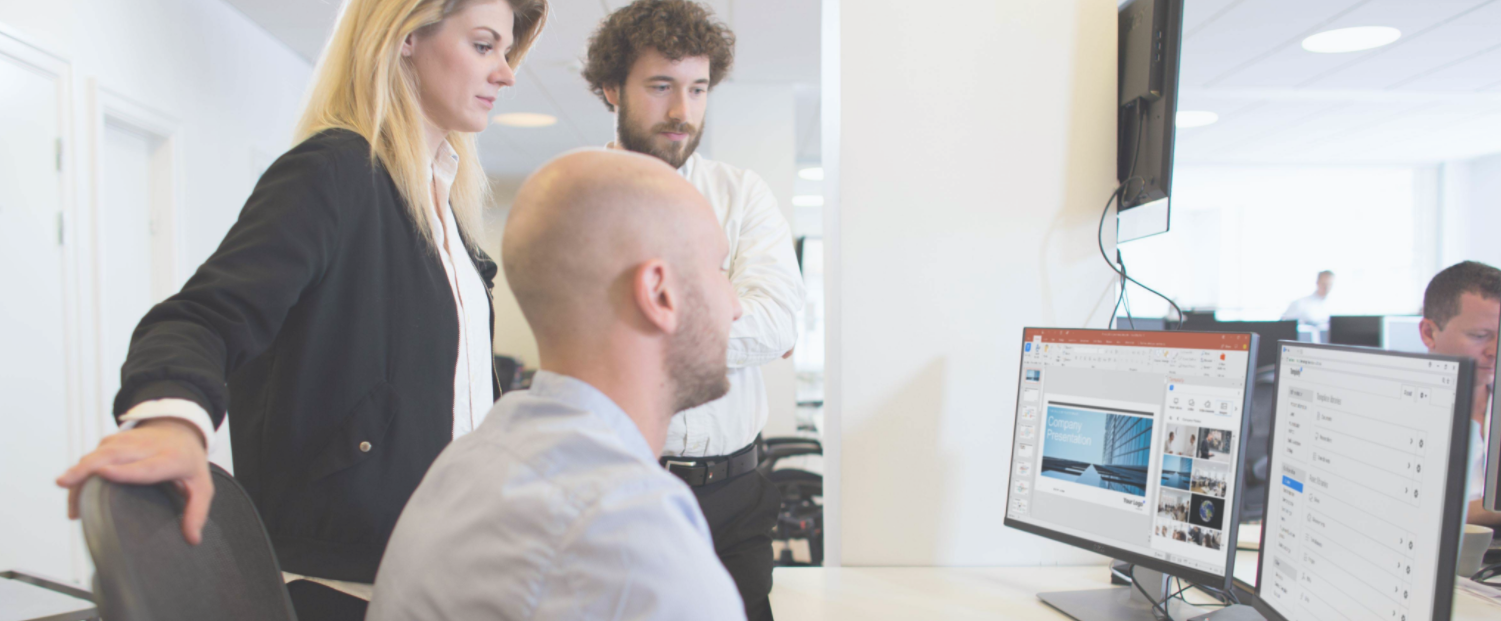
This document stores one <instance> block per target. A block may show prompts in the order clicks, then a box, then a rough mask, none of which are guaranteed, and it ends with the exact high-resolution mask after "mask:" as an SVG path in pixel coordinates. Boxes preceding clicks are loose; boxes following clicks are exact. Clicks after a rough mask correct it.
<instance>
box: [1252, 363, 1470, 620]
mask: <svg viewBox="0 0 1501 621" xmlns="http://www.w3.org/2000/svg"><path fill="white" fill-rule="evenodd" d="M1279 350H1280V351H1279V353H1280V360H1279V362H1278V365H1277V414H1276V417H1275V419H1274V421H1275V424H1274V426H1273V430H1272V461H1271V467H1272V473H1273V475H1274V477H1273V478H1274V481H1275V483H1274V485H1273V486H1272V490H1271V493H1270V494H1268V496H1267V508H1266V520H1265V521H1264V522H1262V534H1261V558H1260V563H1259V567H1258V569H1257V572H1258V575H1257V581H1256V587H1257V591H1258V596H1257V598H1256V602H1255V606H1256V608H1257V609H1258V610H1259V611H1260V612H1261V613H1262V614H1263V615H1264V616H1266V618H1267V619H1268V620H1269V621H1314V620H1317V621H1324V620H1327V619H1393V620H1402V619H1405V620H1406V621H1447V620H1448V619H1449V618H1450V615H1449V613H1450V610H1451V606H1452V605H1453V600H1454V597H1453V593H1454V565H1455V562H1456V561H1457V556H1458V548H1459V531H1460V528H1461V526H1462V524H1461V523H1462V522H1463V521H1464V518H1463V515H1464V513H1463V511H1464V502H1465V501H1464V499H1465V482H1466V476H1465V463H1466V459H1465V458H1466V454H1467V452H1468V447H1469V422H1468V421H1469V419H1470V387H1471V386H1472V382H1473V373H1474V366H1473V365H1474V363H1473V362H1471V361H1470V360H1468V359H1462V358H1451V357H1445V356H1429V355H1423V354H1407V353H1397V352H1387V351H1379V350H1371V349H1365V348H1360V347H1341V346H1335V345H1312V344H1308V343H1296V342H1284V343H1281V344H1280V345H1279Z"/></svg>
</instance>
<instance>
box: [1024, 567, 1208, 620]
mask: <svg viewBox="0 0 1501 621" xmlns="http://www.w3.org/2000/svg"><path fill="white" fill-rule="evenodd" d="M1127 575H1128V576H1129V575H1130V574H1129V573H1128V574H1127ZM1135 577H1136V579H1137V580H1139V581H1140V582H1141V585H1142V587H1143V588H1144V589H1145V590H1146V592H1147V593H1152V594H1153V597H1154V598H1158V599H1160V598H1163V597H1166V596H1167V595H1169V594H1171V591H1169V590H1168V577H1167V576H1166V575H1163V574H1162V573H1160V572H1157V571H1153V570H1150V569H1145V568H1141V567H1138V568H1136V570H1135ZM1037 599H1040V600H1042V603H1044V604H1047V605H1049V606H1052V607H1053V608H1056V609H1058V612H1061V613H1063V614H1066V615H1068V616H1070V617H1073V618H1074V619H1077V620H1078V621H1161V617H1160V616H1159V615H1158V614H1157V611H1156V610H1153V608H1152V602H1150V601H1147V598H1146V597H1143V596H1142V592H1141V590H1139V589H1137V588H1136V587H1135V586H1124V587H1112V588H1109V589H1090V590H1087V591H1054V592H1052V593H1038V594H1037ZM1167 610H1168V612H1169V613H1170V614H1171V615H1172V618H1174V619H1189V618H1192V617H1197V616H1200V615H1202V614H1204V613H1206V612H1209V611H1207V610H1203V609H1201V608H1198V607H1196V606H1192V605H1190V604H1188V603H1187V602H1184V601H1183V600H1181V599H1172V600H1168V603H1167Z"/></svg>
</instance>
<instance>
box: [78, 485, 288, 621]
mask: <svg viewBox="0 0 1501 621" xmlns="http://www.w3.org/2000/svg"><path fill="white" fill-rule="evenodd" d="M210 468H212V475H213V479H214V500H213V505H212V507H211V508H210V509H209V516H208V522H207V523H206V524H205V525H204V527H203V541H202V542H201V543H199V544H198V545H196V546H194V545H190V544H188V542H187V540H185V539H183V536H182V526H181V519H182V507H183V497H182V495H181V494H180V493H178V491H177V489H176V487H175V486H173V485H171V484H167V483H163V484H160V485H149V486H143V485H122V484H118V483H111V482H109V481H105V480H103V479H101V478H99V477H94V478H92V479H90V480H89V481H88V482H87V483H85V484H84V486H83V493H82V497H81V498H80V501H81V507H80V508H81V510H82V512H83V535H84V539H85V540H86V541H87V542H88V545H89V553H90V554H91V555H92V556H93V558H94V567H95V571H96V574H95V576H94V584H95V589H94V598H95V603H96V604H98V606H99V612H100V616H101V617H103V618H105V619H109V620H110V621H138V620H145V619H154V620H158V621H173V620H177V619H184V620H186V619H222V620H225V621H238V620H241V619H244V620H247V621H248V620H251V619H260V620H272V621H283V620H285V621H295V620H296V618H297V616H296V613H294V612H293V611H292V601H291V599H290V598H289V597H288V596H287V588H286V585H285V584H283V583H282V577H281V569H280V566H278V565H277V562H276V553H275V552H274V551H273V550H272V548H271V540H270V538H269V537H267V536H266V529H265V527H264V526H263V525H262V524H261V518H260V515H259V514H257V513H256V510H255V505H253V504H252V503H251V502H250V497H249V496H248V495H247V494H246V493H245V490H244V488H241V487H240V484H239V483H238V482H236V481H235V480H234V477H232V476H230V475H229V473H227V472H225V471H224V470H223V469H221V468H219V467H218V466H213V465H210Z"/></svg>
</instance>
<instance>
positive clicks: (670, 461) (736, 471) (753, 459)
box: [662, 442, 761, 487]
mask: <svg viewBox="0 0 1501 621" xmlns="http://www.w3.org/2000/svg"><path fill="white" fill-rule="evenodd" d="M757 444H758V443H756V442H752V443H750V445H749V446H746V447H745V448H743V449H740V450H738V451H735V452H734V453H731V454H729V455H723V456H720V457H663V458H662V465H663V466H664V467H666V468H667V471H668V472H671V473H673V474H675V475H677V477H678V478H679V479H682V480H683V482H684V483H687V484H688V487H702V486H704V485H708V484H710V483H718V482H720V481H727V480H729V479H733V478H735V477H738V476H740V475H742V474H745V473H747V472H750V471H752V470H755V469H756V466H757V465H759V464H760V463H761V460H760V459H759V458H760V451H757V450H756V445H757Z"/></svg>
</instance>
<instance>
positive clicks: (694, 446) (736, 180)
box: [584, 0, 805, 621]
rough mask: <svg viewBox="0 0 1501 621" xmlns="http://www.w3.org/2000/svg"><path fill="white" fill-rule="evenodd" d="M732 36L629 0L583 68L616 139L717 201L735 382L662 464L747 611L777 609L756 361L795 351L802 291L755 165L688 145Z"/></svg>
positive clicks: (682, 429) (675, 439)
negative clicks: (690, 501) (760, 467)
mask: <svg viewBox="0 0 1501 621" xmlns="http://www.w3.org/2000/svg"><path fill="white" fill-rule="evenodd" d="M734 58H735V35H734V33H732V32H730V30H729V28H728V27H726V26H725V25H724V24H723V23H722V22H720V21H718V20H717V19H715V17H714V15H713V13H712V12H710V11H709V9H707V8H706V7H704V6H703V5H701V4H699V3H696V2H691V1H689V0H637V1H636V2H633V3H631V4H630V5H627V6H625V7H622V8H621V9H619V10H617V11H615V12H614V13H611V14H610V15H609V16H608V17H606V18H605V20H604V22H603V23H601V24H600V26H599V28H598V30H596V31H595V33H594V35H593V36H592V37H591V38H590V40H589V52H588V62H587V64H586V65H585V67H584V78H585V80H587V81H588V83H589V88H590V89H591V90H592V91H593V92H594V94H595V95H597V96H598V97H599V98H600V99H601V100H602V101H603V102H604V104H605V107H606V108H607V109H609V110H610V111H611V112H614V113H615V141H614V142H613V143H611V144H610V147H611V148H616V149H625V150H629V151H635V152H638V153H644V154H648V155H652V156H655V157H657V158H660V159H661V160H663V161H665V162H667V163H668V164H669V165H671V166H672V167H673V168H676V169H678V173H679V174H681V175H683V177H685V178H686V179H688V181H689V182H690V183H692V184H693V186H694V187H695V188H697V189H698V191H699V192H701V193H702V194H703V195H704V196H705V197H706V198H707V199H708V200H709V203H710V204H711V205H712V206H713V207H714V211H715V215H717V216H718V217H719V222H720V224H721V225H722V227H723V229H724V233H725V236H726V238H727V239H728V241H729V245H730V253H729V258H728V260H727V261H726V262H725V265H724V268H725V271H726V273H727V274H728V276H729V279H730V282H731V284H732V285H733V286H734V289H735V292H736V294H737V295H738V296H739V298H740V305H741V307H742V309H743V310H744V314H743V316H742V317H741V318H740V319H739V320H737V321H736V322H735V323H734V324H733V326H732V328H731V330H730V342H729V353H728V367H729V380H730V391H729V393H728V394H727V395H725V397H724V398H721V399H719V400H716V401H713V402H710V403H708V404H705V405H702V406H699V407H696V408H692V409H688V410H684V411H683V412H680V413H678V414H677V415H675V416H674V417H673V418H672V422H671V424H670V425H669V427H668V434H667V442H666V445H665V446H664V447H663V450H662V464H663V465H664V466H665V467H667V469H668V470H669V471H671V472H672V473H673V474H676V475H678V477H679V478H681V479H682V480H683V481H684V482H685V483H687V484H688V485H689V486H690V487H692V488H693V492H694V495H695V496H696V497H697V499H698V502H699V507H700V508H701V509H703V512H704V517H705V518H706V519H707V521H708V523H709V529H710V533H711V535H712V536H713V540H714V548H715V552H716V553H718V555H719V558H720V561H721V562H722V563H724V566H725V569H727V570H729V573H730V576H731V577H732V578H734V580H735V585H736V587H738V588H739V590H740V595H741V599H742V600H744V602H745V608H746V616H747V617H748V618H749V619H751V620H753V621H754V620H761V619H767V620H769V619H771V618H772V615H771V602H770V600H769V598H768V595H769V594H770V593H771V570H772V566H773V559H772V551H771V534H772V531H773V530H774V529H775V527H776V521H777V514H778V512H779V510H780V508H781V495H780V494H779V493H778V492H777V490H776V487H775V486H773V485H772V484H771V482H770V481H768V480H767V479H766V477H765V476H763V475H761V474H760V473H759V472H758V471H757V470H756V465H757V464H758V463H759V455H758V454H757V453H758V439H759V436H760V433H761V430H762V428H764V427H765V426H766V419H767V413H768V408H767V397H766V385H765V383H764V381H763V380H762V377H761V370H760V367H761V366H762V365H765V364H767V363H769V362H772V361H774V360H776V359H778V358H782V357H786V356H788V355H790V354H791V353H792V347H793V345H794V344H796V341H797V316H798V313H799V312H801V311H802V308H803V302H804V296H805V291H804V289H803V281H802V275H801V273H800V271H799V269H798V265H797V259H796V256H795V254H794V251H793V245H792V231H791V227H790V226H789V225H788V224H787V219H786V218H785V217H784V216H783V215H782V212H781V211H780V210H779V209H778V208H777V200H776V198H775V197H774V196H773V195H772V193H771V188H770V187H769V186H767V184H766V182H765V181H763V180H762V179H761V178H760V177H759V176H757V175H756V174H755V173H754V172H751V171H748V170H742V169H739V168H736V167H734V166H730V165H728V164H725V163H722V162H716V161H713V160H710V159H708V158H705V157H703V156H702V155H700V154H698V153H696V152H695V151H696V150H697V148H698V144H699V140H700V138H702V136H703V131H704V119H705V117H706V116H707V111H708V106H709V93H710V91H711V90H712V89H713V88H714V87H715V86H718V85H719V83H720V82H721V81H722V80H724V79H725V76H726V75H728V74H729V72H730V67H731V65H732V64H733V63H734Z"/></svg>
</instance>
